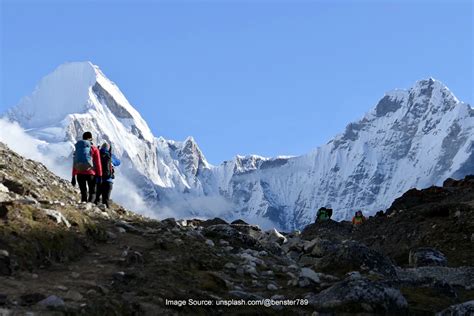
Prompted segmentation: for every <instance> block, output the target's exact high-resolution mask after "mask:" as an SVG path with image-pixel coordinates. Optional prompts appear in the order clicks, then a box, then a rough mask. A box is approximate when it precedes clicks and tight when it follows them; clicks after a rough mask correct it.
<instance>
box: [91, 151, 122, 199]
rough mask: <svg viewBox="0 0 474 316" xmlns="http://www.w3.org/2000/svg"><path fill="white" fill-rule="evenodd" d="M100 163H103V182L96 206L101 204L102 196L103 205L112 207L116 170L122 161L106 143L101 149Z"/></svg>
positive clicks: (99, 185)
mask: <svg viewBox="0 0 474 316" xmlns="http://www.w3.org/2000/svg"><path fill="white" fill-rule="evenodd" d="M100 161H101V163H102V181H101V183H99V184H98V185H97V197H96V199H95V204H98V203H99V200H100V196H101V195H102V204H105V206H106V207H107V208H109V207H110V205H109V199H110V194H111V193H112V187H113V184H114V179H115V169H114V167H117V166H119V165H120V160H119V159H118V158H117V157H116V156H115V155H114V154H113V153H112V146H111V145H109V144H108V143H106V142H104V143H103V144H102V146H101V147H100Z"/></svg>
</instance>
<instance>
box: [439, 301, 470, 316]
mask: <svg viewBox="0 0 474 316" xmlns="http://www.w3.org/2000/svg"><path fill="white" fill-rule="evenodd" d="M451 315H474V300H472V301H467V302H464V303H462V304H457V305H452V306H450V307H448V308H446V309H445V310H442V311H441V312H439V313H436V316H451Z"/></svg>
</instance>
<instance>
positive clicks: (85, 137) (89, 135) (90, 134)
mask: <svg viewBox="0 0 474 316" xmlns="http://www.w3.org/2000/svg"><path fill="white" fill-rule="evenodd" d="M82 139H84V140H87V139H92V133H91V132H85V133H84V134H82Z"/></svg>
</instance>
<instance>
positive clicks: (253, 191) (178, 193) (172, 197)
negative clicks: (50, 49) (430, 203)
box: [4, 62, 474, 230]
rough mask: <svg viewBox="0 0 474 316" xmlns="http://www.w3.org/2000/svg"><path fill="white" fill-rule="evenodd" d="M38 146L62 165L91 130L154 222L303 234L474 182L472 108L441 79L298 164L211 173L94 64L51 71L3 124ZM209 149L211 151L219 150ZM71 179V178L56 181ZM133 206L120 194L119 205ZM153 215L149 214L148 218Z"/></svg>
mask: <svg viewBox="0 0 474 316" xmlns="http://www.w3.org/2000/svg"><path fill="white" fill-rule="evenodd" d="M4 116H5V117H6V118H8V119H9V120H10V121H14V122H17V123H18V124H19V125H20V126H22V127H23V128H24V129H25V130H26V131H27V133H28V134H29V135H31V136H32V137H33V138H35V139H38V141H41V142H43V143H44V144H45V145H44V146H43V150H45V151H49V153H50V154H52V155H55V159H56V160H57V163H58V164H70V159H71V158H70V157H71V153H72V150H73V144H74V143H75V141H76V140H77V139H78V138H80V136H81V135H82V133H83V132H84V131H91V132H92V133H93V135H94V138H95V141H96V143H97V144H100V143H101V142H102V141H107V142H109V143H111V144H112V146H113V148H114V151H115V154H116V155H117V156H119V157H120V158H121V159H122V161H123V162H124V163H123V165H122V166H121V168H120V170H118V172H119V174H118V178H119V179H120V177H123V178H124V179H127V181H129V182H130V183H132V184H133V186H134V187H135V188H137V189H138V195H139V196H140V197H141V198H142V199H143V200H144V201H145V203H146V208H147V209H151V210H153V215H154V216H156V217H169V216H174V217H182V218H186V217H201V218H208V217H215V216H219V217H223V218H225V219H228V220H232V219H236V218H243V219H247V220H248V221H251V222H253V223H260V224H261V225H263V226H269V227H270V226H274V227H278V228H280V229H284V230H292V229H299V228H302V227H303V226H305V225H307V224H309V223H311V222H312V221H313V220H314V216H315V212H316V210H317V209H318V208H319V207H321V206H327V207H332V208H333V209H334V215H333V217H334V219H336V220H344V219H348V218H349V217H351V216H352V214H353V213H354V212H355V211H356V210H359V209H360V210H362V211H364V213H365V214H368V215H370V214H374V213H375V212H376V211H379V210H383V209H386V208H387V207H389V206H390V204H391V202H392V201H393V200H394V199H395V198H397V197H398V196H400V195H401V194H402V193H403V192H405V191H407V190H408V189H411V188H414V187H416V188H425V187H429V186H431V185H436V184H440V183H441V182H442V181H443V180H445V179H446V178H448V177H454V178H461V177H463V176H465V175H467V174H471V173H473V172H474V156H473V154H472V152H473V148H474V147H473V143H474V137H473V126H474V110H473V109H472V108H471V106H470V105H469V104H466V103H463V102H461V101H459V100H458V99H457V98H456V97H455V96H454V95H453V93H452V92H451V91H450V90H449V89H448V88H447V87H446V86H445V85H444V84H443V83H441V82H440V81H438V80H435V79H433V78H428V79H423V80H419V81H417V82H416V83H415V84H414V86H413V87H411V88H410V89H408V90H401V89H399V90H393V91H389V92H387V93H386V94H385V95H384V96H383V98H381V99H380V100H379V102H378V103H377V104H376V105H375V107H374V108H373V109H372V110H370V111H369V112H368V113H367V114H366V115H365V116H364V117H363V118H362V119H360V120H358V121H356V122H352V123H350V124H348V125H347V127H346V129H345V131H344V132H343V133H341V134H339V135H336V136H335V137H334V138H333V139H332V140H330V141H329V142H328V143H327V144H325V145H323V146H320V147H318V148H316V149H314V150H313V151H311V152H309V153H308V154H305V155H302V156H296V157H284V156H280V157H275V158H266V157H261V156H257V155H250V156H240V155H237V156H236V157H235V158H234V159H232V160H229V161H225V162H223V163H222V164H220V165H217V166H214V165H211V164H209V163H208V162H207V160H206V158H205V156H204V154H203V153H202V151H201V150H200V148H199V146H198V144H197V143H196V141H195V140H194V139H193V138H192V137H188V138H187V139H185V140H184V141H173V140H167V139H164V138H163V137H155V136H154V135H153V133H152V132H151V130H150V128H149V127H148V125H147V123H146V121H145V120H144V119H143V118H142V117H141V115H140V114H139V113H138V111H137V110H136V109H135V108H134V107H133V106H132V105H131V104H130V103H129V102H128V100H127V99H126V97H125V96H124V95H123V93H122V92H121V91H120V89H119V88H118V87H117V85H115V84H114V83H113V82H112V81H111V80H109V79H108V78H107V77H106V76H105V75H104V74H103V73H102V71H101V70H100V69H99V67H97V66H95V65H93V64H92V63H90V62H72V63H66V64H63V65H61V66H59V67H58V68H57V69H56V70H55V71H53V72H52V73H51V74H49V75H47V76H46V77H44V78H43V79H42V80H41V81H40V82H39V84H38V85H37V87H36V88H35V90H34V91H33V93H32V94H31V95H30V96H28V97H25V98H23V99H21V100H20V102H19V103H18V104H17V105H16V106H14V107H13V108H11V109H10V110H8V112H7V113H6V114H5V115H4ZM216 145H217V144H216ZM62 176H67V175H62ZM119 202H121V203H123V204H124V205H125V206H127V205H130V201H129V200H128V198H127V196H126V195H125V196H122V197H121V200H120V201H119ZM148 215H149V214H148Z"/></svg>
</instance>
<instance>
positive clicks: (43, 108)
mask: <svg viewBox="0 0 474 316" xmlns="http://www.w3.org/2000/svg"><path fill="white" fill-rule="evenodd" d="M85 113H90V114H91V115H92V117H94V118H95V119H96V120H97V119H98V115H99V116H102V119H101V120H99V121H98V122H99V124H101V122H102V123H104V124H105V122H104V118H106V119H112V118H113V117H115V119H117V120H119V121H120V122H121V123H122V124H124V125H125V126H126V127H127V129H128V130H129V131H130V132H131V133H132V134H134V135H136V136H137V137H138V138H141V139H144V140H146V141H148V142H153V139H154V136H153V134H152V133H151V131H150V129H149V127H148V125H147V124H146V122H145V121H144V120H143V118H142V117H141V115H140V114H139V113H138V111H137V110H135V108H134V107H133V106H132V105H131V104H130V103H129V102H128V100H127V99H126V98H125V96H124V95H123V94H122V92H121V91H120V89H119V88H118V87H117V85H116V84H115V83H114V82H112V81H111V80H109V79H108V78H107V77H106V76H105V75H104V74H103V72H102V71H101V70H100V68H99V67H98V66H96V65H94V64H93V63H92V62H90V61H81V62H68V63H64V64H62V65H60V66H58V67H57V68H56V69H55V70H54V71H53V72H52V73H50V74H48V75H47V76H45V77H44V78H43V79H41V80H40V82H39V83H38V85H37V86H36V88H35V90H34V91H33V93H32V94H31V95H30V96H27V97H24V98H23V99H21V100H20V102H19V103H18V105H16V106H15V107H14V108H12V109H11V110H10V111H9V112H8V113H7V116H8V117H9V118H10V119H11V120H13V121H17V122H19V123H20V125H22V126H23V127H25V128H27V129H38V128H41V129H44V128H47V127H57V126H58V124H59V125H61V126H63V125H66V124H68V122H69V120H68V118H70V117H77V115H79V116H81V115H83V114H85ZM112 120H113V119H112Z"/></svg>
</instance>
